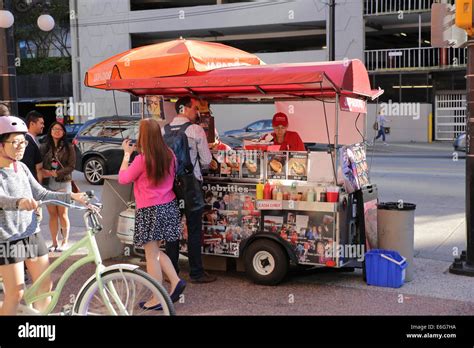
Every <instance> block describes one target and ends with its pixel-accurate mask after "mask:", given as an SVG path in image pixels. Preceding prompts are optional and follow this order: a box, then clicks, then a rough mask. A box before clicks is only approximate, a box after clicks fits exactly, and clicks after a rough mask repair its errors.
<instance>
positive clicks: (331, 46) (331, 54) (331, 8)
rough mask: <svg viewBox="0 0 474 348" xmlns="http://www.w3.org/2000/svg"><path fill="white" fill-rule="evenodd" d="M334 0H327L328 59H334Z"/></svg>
mask: <svg viewBox="0 0 474 348" xmlns="http://www.w3.org/2000/svg"><path fill="white" fill-rule="evenodd" d="M335 23H336V0H329V60H330V61H333V60H335V59H336V38H335V37H336V27H335Z"/></svg>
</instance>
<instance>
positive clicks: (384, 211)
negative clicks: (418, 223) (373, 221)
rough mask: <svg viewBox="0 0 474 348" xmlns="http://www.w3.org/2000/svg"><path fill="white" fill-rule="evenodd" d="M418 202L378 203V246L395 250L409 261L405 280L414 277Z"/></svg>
mask: <svg viewBox="0 0 474 348" xmlns="http://www.w3.org/2000/svg"><path fill="white" fill-rule="evenodd" d="M415 209H416V204H412V203H405V202H403V203H402V202H386V203H379V204H378V205H377V235H378V248H379V249H387V250H395V251H398V252H399V253H400V255H402V256H403V257H405V258H406V259H407V261H408V267H407V269H406V275H405V281H407V282H409V281H411V280H412V279H413V269H414V268H413V257H414V228H415Z"/></svg>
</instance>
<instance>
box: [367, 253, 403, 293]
mask: <svg viewBox="0 0 474 348" xmlns="http://www.w3.org/2000/svg"><path fill="white" fill-rule="evenodd" d="M407 267H408V262H407V260H406V258H404V257H403V256H401V255H400V254H399V253H398V252H397V251H394V250H385V249H373V250H370V251H369V252H367V253H366V254H365V271H366V278H367V284H368V285H375V286H382V287H385V288H399V287H401V286H402V285H403V283H404V282H405V269H406V268H407Z"/></svg>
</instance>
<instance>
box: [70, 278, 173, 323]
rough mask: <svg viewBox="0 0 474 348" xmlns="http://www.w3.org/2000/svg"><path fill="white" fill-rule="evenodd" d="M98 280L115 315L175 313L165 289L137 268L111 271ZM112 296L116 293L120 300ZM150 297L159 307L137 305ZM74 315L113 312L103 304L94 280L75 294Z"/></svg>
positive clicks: (107, 313) (109, 313) (108, 313)
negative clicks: (152, 308) (146, 307)
mask: <svg viewBox="0 0 474 348" xmlns="http://www.w3.org/2000/svg"><path fill="white" fill-rule="evenodd" d="M102 283H103V284H104V290H105V293H106V295H107V297H108V298H109V299H110V302H111V305H112V307H113V309H114V311H115V313H116V314H117V315H175V310H174V306H173V303H172V301H171V298H170V297H169V295H168V292H167V291H166V289H165V288H164V287H163V286H162V285H161V284H160V283H158V282H157V281H156V280H155V279H153V278H152V277H151V276H149V275H148V274H147V273H145V272H143V271H142V270H140V269H135V270H133V271H130V270H125V269H115V270H111V271H109V272H106V273H104V274H103V275H102ZM115 296H118V298H119V301H120V303H118V301H115V300H114V297H115ZM153 297H154V298H156V299H157V300H158V301H159V302H160V303H161V306H162V308H163V309H162V310H150V309H149V310H147V309H143V308H142V307H141V306H140V303H143V302H146V301H148V300H150V299H151V298H153ZM115 298H117V297H115ZM120 308H125V310H126V313H124V312H123V311H121V310H120ZM74 314H79V315H112V314H114V313H111V312H110V311H109V309H108V308H107V305H106V304H105V303H104V299H103V298H102V296H101V295H100V292H99V286H98V283H97V280H96V279H93V280H92V281H91V282H89V284H87V286H86V287H85V288H84V290H83V291H81V293H80V294H79V295H78V297H77V300H76V302H75V303H74Z"/></svg>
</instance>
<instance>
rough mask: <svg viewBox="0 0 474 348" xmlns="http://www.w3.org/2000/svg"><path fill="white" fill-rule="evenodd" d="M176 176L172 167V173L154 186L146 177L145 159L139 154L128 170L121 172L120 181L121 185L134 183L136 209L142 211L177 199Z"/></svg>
mask: <svg viewBox="0 0 474 348" xmlns="http://www.w3.org/2000/svg"><path fill="white" fill-rule="evenodd" d="M173 158H174V155H173ZM174 175H175V166H174V165H172V168H170V173H169V174H167V175H166V176H165V177H164V178H163V179H162V180H161V182H160V183H159V184H158V186H154V185H153V183H152V182H151V181H150V180H148V177H147V175H146V166H145V157H144V156H143V155H142V154H139V155H138V156H136V157H135V158H134V159H133V162H132V164H131V165H130V167H128V169H127V170H121V171H120V172H119V177H118V181H119V183H120V184H130V183H131V182H133V183H134V186H133V193H134V195H135V202H136V207H137V209H140V208H147V207H152V206H154V205H160V204H166V203H169V202H171V201H172V200H173V199H175V198H176V195H175V194H174V192H173V182H174Z"/></svg>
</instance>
